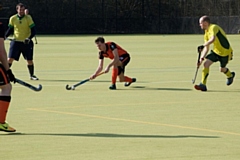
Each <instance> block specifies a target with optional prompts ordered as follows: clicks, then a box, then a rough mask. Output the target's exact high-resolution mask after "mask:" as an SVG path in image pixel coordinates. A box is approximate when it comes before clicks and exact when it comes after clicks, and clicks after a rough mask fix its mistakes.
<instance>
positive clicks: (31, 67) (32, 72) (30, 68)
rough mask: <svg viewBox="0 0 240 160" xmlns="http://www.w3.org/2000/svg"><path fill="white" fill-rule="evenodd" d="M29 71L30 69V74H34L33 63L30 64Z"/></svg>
mask: <svg viewBox="0 0 240 160" xmlns="http://www.w3.org/2000/svg"><path fill="white" fill-rule="evenodd" d="M28 71H29V74H30V76H33V74H34V66H33V65H28Z"/></svg>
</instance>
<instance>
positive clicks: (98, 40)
mask: <svg viewBox="0 0 240 160" xmlns="http://www.w3.org/2000/svg"><path fill="white" fill-rule="evenodd" d="M98 42H101V43H105V39H104V38H103V37H98V38H97V39H96V40H95V43H98Z"/></svg>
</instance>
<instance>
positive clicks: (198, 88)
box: [194, 83, 207, 91]
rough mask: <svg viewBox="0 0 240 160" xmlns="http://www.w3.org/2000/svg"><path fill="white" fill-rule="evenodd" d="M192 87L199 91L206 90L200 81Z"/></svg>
mask: <svg viewBox="0 0 240 160" xmlns="http://www.w3.org/2000/svg"><path fill="white" fill-rule="evenodd" d="M194 88H195V89H196V90H200V91H207V86H206V85H204V84H202V83H200V84H199V85H195V86H194Z"/></svg>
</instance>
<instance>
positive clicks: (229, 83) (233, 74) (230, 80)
mask: <svg viewBox="0 0 240 160" xmlns="http://www.w3.org/2000/svg"><path fill="white" fill-rule="evenodd" d="M234 77H235V72H232V77H230V78H227V83H226V84H227V85H228V86H229V85H231V84H232V83H233V79H234Z"/></svg>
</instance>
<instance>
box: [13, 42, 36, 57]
mask: <svg viewBox="0 0 240 160" xmlns="http://www.w3.org/2000/svg"><path fill="white" fill-rule="evenodd" d="M21 53H22V55H23V57H24V59H25V60H33V41H32V40H31V41H30V42H29V44H24V43H23V42H17V41H12V42H11V43H10V49H9V55H8V58H13V59H15V60H16V61H18V60H19V57H20V55H21Z"/></svg>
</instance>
